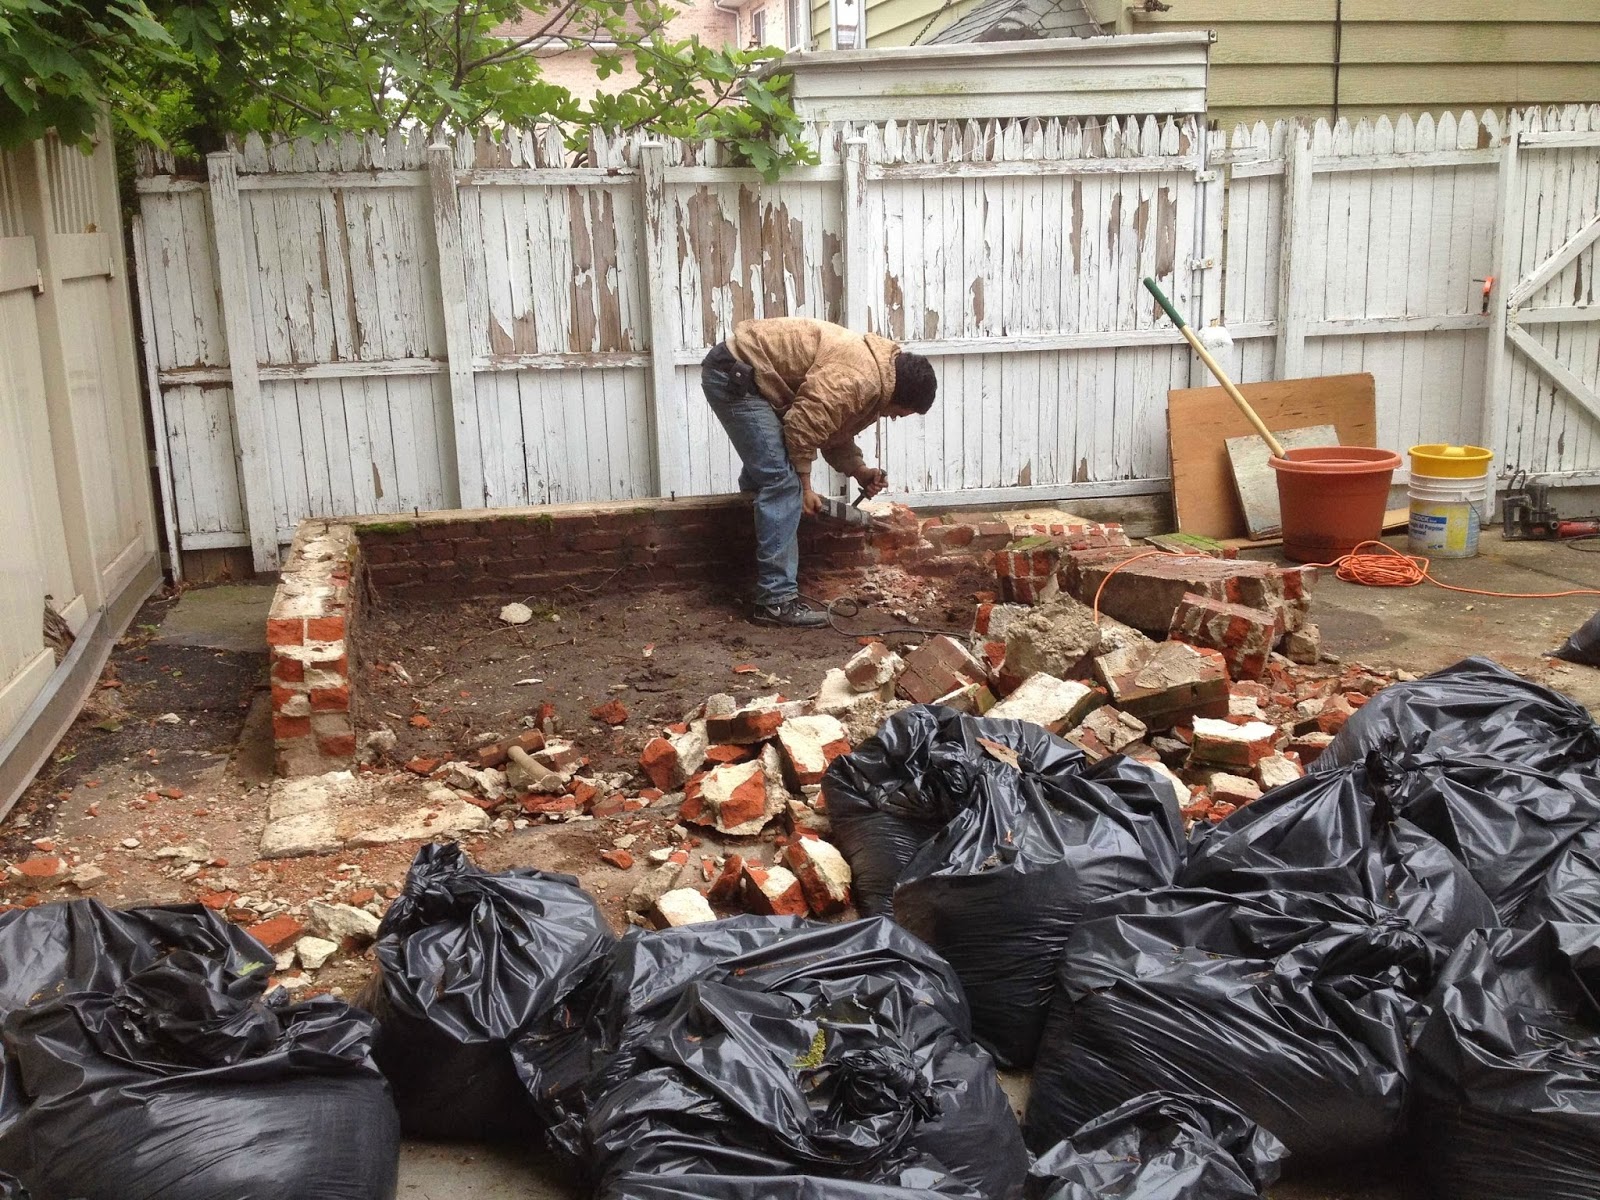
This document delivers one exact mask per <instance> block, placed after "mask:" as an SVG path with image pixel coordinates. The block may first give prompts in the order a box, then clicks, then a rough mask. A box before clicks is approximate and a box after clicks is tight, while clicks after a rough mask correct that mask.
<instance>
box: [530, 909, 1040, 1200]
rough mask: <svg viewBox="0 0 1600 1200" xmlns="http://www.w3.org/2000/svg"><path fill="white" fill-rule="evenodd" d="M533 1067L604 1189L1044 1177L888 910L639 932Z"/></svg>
mask: <svg viewBox="0 0 1600 1200" xmlns="http://www.w3.org/2000/svg"><path fill="white" fill-rule="evenodd" d="M516 1057H517V1062H518V1066H519V1069H520V1070H521V1072H522V1076H523V1079H524V1081H525V1082H526V1084H527V1085H528V1089H529V1091H530V1094H532V1095H533V1097H534V1099H535V1103H536V1105H537V1106H538V1107H539V1108H540V1111H541V1115H542V1116H543V1117H544V1118H545V1120H546V1122H547V1123H548V1125H549V1126H550V1129H551V1140H552V1142H553V1144H554V1145H556V1146H557V1147H558V1148H559V1149H561V1150H563V1151H565V1152H566V1153H567V1154H568V1155H569V1156H571V1157H572V1158H574V1159H575V1160H576V1161H577V1162H578V1164H579V1165H580V1166H581V1167H582V1168H583V1169H584V1170H585V1172H586V1173H587V1174H588V1175H589V1176H591V1177H592V1178H593V1179H594V1181H595V1182H596V1185H597V1187H598V1189H599V1190H600V1192H601V1193H602V1194H607V1195H610V1194H616V1195H623V1194H627V1195H635V1194H640V1193H638V1186H639V1184H638V1182H637V1181H638V1177H640V1176H652V1177H654V1176H662V1177H665V1176H671V1177H673V1178H678V1177H685V1178H687V1177H691V1176H692V1177H695V1178H696V1179H697V1180H698V1181H699V1185H700V1186H704V1187H707V1188H713V1187H715V1188H718V1189H723V1188H725V1189H726V1190H712V1191H707V1192H706V1193H704V1194H706V1195H717V1196H720V1195H728V1196H734V1195H741V1196H742V1195H749V1196H751V1197H755V1196H758V1195H761V1194H762V1193H760V1192H759V1191H758V1190H757V1191H751V1190H748V1189H751V1188H755V1187H757V1181H759V1180H760V1179H763V1178H766V1177H770V1176H775V1175H784V1174H792V1175H795V1176H816V1177H818V1178H819V1179H827V1180H842V1181H845V1182H853V1183H856V1184H862V1185H868V1184H870V1185H873V1186H878V1187H909V1188H912V1189H913V1190H915V1189H919V1188H920V1189H923V1190H932V1191H937V1192H938V1193H939V1194H941V1195H960V1194H963V1190H970V1191H972V1192H976V1193H978V1194H980V1195H983V1196H988V1197H1006V1196H1017V1195H1019V1194H1020V1191H1021V1187H1022V1180H1023V1177H1024V1176H1025V1174H1026V1171H1027V1153H1026V1151H1025V1150H1024V1148H1023V1145H1022V1138H1021V1131H1020V1130H1019V1129H1018V1127H1017V1123H1016V1120H1015V1118H1014V1117H1013V1116H1012V1115H1011V1111H1010V1107H1009V1105H1008V1103H1007V1101H1006V1098H1005V1095H1004V1093H1003V1092H1002V1091H1001V1090H1000V1086H999V1081H998V1079H997V1077H996V1075H995V1072H994V1065H993V1062H992V1060H991V1059H990V1058H989V1056H988V1055H987V1054H986V1053H984V1052H983V1050H981V1049H980V1048H979V1047H978V1046H976V1045H974V1044H973V1043H972V1041H971V1033H970V1016H969V1014H968V1010H967V1007H966V1003H965V1001H964V1000H963V998H962V995H961V987H960V984H959V983H958V982H957V980H956V978H955V975H954V973H953V972H952V971H951V969H950V967H949V966H948V964H946V963H944V962H943V961H942V960H941V959H940V958H939V957H938V956H937V955H935V954H934V953H933V952H932V951H930V950H929V949H928V948H927V947H926V946H924V945H923V944H922V943H920V942H918V941H917V940H916V939H915V938H913V937H911V936H910V935H909V934H907V933H906V932H905V931H903V930H901V929H899V928H897V927H896V926H895V925H894V924H893V923H892V922H890V921H887V920H884V919H869V920H864V921H857V922H853V923H850V924H846V925H819V924H816V923H813V922H808V921H798V920H794V919H789V918H763V917H737V918H733V919H731V920H726V921H717V922H712V923H708V924H703V925H692V926H686V927H684V928H681V929H670V930H663V931H661V932H659V933H642V932H639V931H629V933H628V935H627V936H625V937H624V938H623V939H622V941H621V942H620V943H619V944H618V946H617V948H616V951H615V953H614V954H613V955H612V958H611V964H610V969H609V971H608V972H607V974H606V976H605V977H604V978H603V979H602V980H599V981H598V982H597V983H596V984H595V985H594V986H592V987H591V988H590V989H589V990H588V994H587V1011H586V1012H585V1014H584V1017H583V1020H582V1022H581V1023H580V1024H577V1025H574V1026H573V1027H572V1028H569V1029H566V1030H556V1031H544V1032H541V1033H538V1034H534V1035H531V1036H528V1037H525V1038H523V1039H521V1040H519V1042H518V1044H517V1047H516ZM724 1177H727V1178H732V1179H735V1180H737V1182H733V1183H727V1184H726V1185H724V1184H718V1183H716V1182H715V1181H716V1180H718V1179H723V1178H724ZM627 1180H632V1181H633V1182H629V1183H627V1184H626V1186H624V1181H627ZM908 1180H910V1181H912V1182H907V1181H908ZM941 1181H942V1182H941ZM672 1186H678V1185H676V1184H674V1185H672ZM817 1186H819V1187H820V1186H821V1184H818V1185H817ZM619 1189H621V1190H619ZM818 1194H822V1193H818ZM840 1194H841V1195H851V1194H856V1193H850V1192H841V1193H840ZM863 1194H864V1195H870V1194H872V1193H870V1192H869V1193H863Z"/></svg>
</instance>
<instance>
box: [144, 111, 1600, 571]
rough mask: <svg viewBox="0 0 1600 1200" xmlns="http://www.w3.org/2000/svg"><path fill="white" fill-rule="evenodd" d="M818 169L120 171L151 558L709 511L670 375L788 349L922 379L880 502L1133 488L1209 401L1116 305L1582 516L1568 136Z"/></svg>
mask: <svg viewBox="0 0 1600 1200" xmlns="http://www.w3.org/2000/svg"><path fill="white" fill-rule="evenodd" d="M812 136H813V139H814V142H815V144H816V145H817V147H818V148H819V150H820V152H821V157H822V163H821V165H820V166H816V167H811V168H805V169H801V170H797V171H794V172H792V173H790V174H788V175H786V176H785V177H784V178H783V179H782V180H781V181H780V182H778V183H776V184H767V183H764V182H762V181H761V180H760V178H759V176H757V175H756V174H755V173H754V172H752V171H749V170H745V169H740V168H735V167H728V166H723V165H720V160H719V159H718V157H717V148H716V147H710V146H690V145H683V144H679V143H672V144H667V145H660V144H646V143H636V142H632V141H623V142H616V143H610V142H605V141H603V140H598V141H597V142H596V144H595V145H593V146H592V147H591V148H590V149H589V151H588V152H587V153H586V154H584V155H581V156H574V155H572V154H570V153H568V152H567V151H566V150H565V149H564V148H563V147H562V145H561V143H560V141H559V139H558V138H556V137H555V136H554V135H553V134H552V135H530V134H519V133H512V134H506V135H502V136H500V137H498V138H490V137H489V136H487V135H485V136H484V137H481V138H480V139H478V140H477V141H475V142H474V141H467V140H463V141H461V142H459V143H457V144H454V145H450V146H436V147H431V148H430V147H428V146H426V145H424V144H423V143H422V142H420V141H418V140H416V139H414V138H413V139H407V138H405V137H402V136H400V135H395V136H393V137H391V138H389V139H388V140H377V139H373V140H370V141H365V142H364V141H359V140H357V139H354V138H347V139H344V140H343V141H339V142H331V143H309V142H303V141H302V142H295V143H280V144H277V145H273V146H267V145H264V144H263V143H262V142H261V141H260V140H259V139H251V140H250V141H249V142H247V143H246V144H244V145H243V146H242V147H239V148H238V149H237V151H235V152H231V153H223V154H219V155H213V156H211V158H210V160H209V162H208V171H207V176H208V177H207V178H206V179H205V180H200V179H195V178H186V177H182V176H180V175H178V174H176V173H175V172H174V171H173V169H172V164H171V163H170V162H163V161H160V160H159V159H156V158H153V157H152V158H150V159H148V160H147V161H146V162H145V164H144V165H143V168H142V176H143V177H142V178H141V179H140V181H139V189H140V192H141V212H142V221H141V223H140V227H139V229H138V230H137V231H136V239H135V240H136V243H137V248H138V255H139V260H140V268H141V283H142V287H143V293H144V299H145V303H144V305H143V308H144V311H145V337H146V343H147V345H149V346H150V347H152V349H153V353H152V355H151V359H152V361H153V363H154V364H155V368H156V379H157V384H158V389H159V392H160V409H161V412H162V415H163V419H164V425H165V432H166V437H165V439H164V443H163V448H164V451H165V453H166V454H167V455H168V458H169V461H170V468H171V469H170V486H171V491H172V496H171V498H170V499H171V505H170V507H172V509H173V511H174V512H176V514H177V525H178V528H179V536H180V538H181V541H182V544H183V546H184V547H185V548H204V547H216V546H235V545H246V544H248V545H251V546H252V547H253V550H254V554H255V558H256V561H257V563H258V565H259V566H262V567H270V566H271V565H273V563H274V562H275V560H276V555H277V549H278V546H279V544H280V543H282V542H285V541H287V540H288V538H289V536H290V533H291V531H292V530H293V528H294V526H295V524H296V523H297V522H298V521H299V520H300V519H301V518H302V517H305V516H308V515H336V514H344V513H373V512H405V511H410V510H411V509H413V508H439V507H452V506H462V507H479V506H509V505H525V504H540V503H546V502H554V501H569V500H605V499H625V498H630V497H644V496H657V495H669V494H678V495H684V494H691V493H704V492H712V491H720V490H727V489H730V488H731V487H732V484H733V478H734V469H733V468H734V463H733V458H732V452H731V449H730V448H729V446H728V444H727V442H726V439H725V438H724V437H723V436H722V434H721V431H720V429H718V428H716V426H715V423H714V422H713V421H712V419H711V417H710V414H709V412H708V410H707V408H706V406H705V404H704V403H703V401H702V400H701V399H700V397H699V388H698V371H697V365H698V363H699V360H700V358H701V357H702V356H703V355H704V354H705V352H706V350H707V349H708V348H709V347H710V346H711V345H713V344H714V343H715V342H717V341H719V340H720V339H722V338H723V337H724V336H726V334H727V333H728V331H729V329H730V328H731V326H732V325H733V324H734V323H735V322H737V321H739V320H743V319H745V318H748V317H760V316H776V315H790V314H799V315H811V316H818V317H824V318H827V319H830V320H839V321H843V322H845V323H847V324H849V325H851V326H853V327H857V328H864V329H874V330H877V331H879V332H882V333H885V334H887V335H889V336H891V337H894V338H897V339H900V340H903V341H904V342H906V344H907V345H908V346H909V347H910V348H912V349H916V350H920V351H921V352H923V353H925V354H928V355H930V356H932V357H934V358H935V360H936V362H935V365H936V367H937V369H938V371H939V375H940V383H941V389H940V401H939V403H938V404H937V405H936V406H935V409H934V411H933V413H932V415H931V416H930V417H929V418H928V419H926V420H921V421H919V420H907V421H902V422H898V423H896V424H895V425H893V426H892V427H886V428H883V429H880V430H878V431H877V433H876V435H875V436H872V435H869V436H868V437H867V438H866V443H867V444H866V445H864V449H866V450H867V452H868V455H869V457H874V458H877V459H878V460H879V461H882V462H883V463H884V464H885V465H886V466H887V468H888V470H889V472H890V475H891V477H892V479H893V481H894V485H895V487H896V488H897V489H898V490H899V492H900V493H901V495H903V496H904V497H905V498H907V499H909V500H911V501H912V502H924V503H939V502H945V503H954V504H961V503H967V504H976V503H984V502H990V501H995V500H1015V501H1016V502H1018V503H1025V502H1030V501H1034V500H1038V499H1041V498H1046V497H1049V498H1062V499H1066V500H1069V501H1070V500H1071V499H1072V498H1074V497H1083V496H1101V495H1119V494H1120V495H1128V494H1149V493H1156V492H1160V491H1162V490H1164V489H1165V488H1166V487H1167V486H1168V481H1167V479H1166V474H1167V456H1166V428H1165V410H1166V393H1167V391H1168V389H1169V388H1172V387H1185V386H1193V385H1200V384H1204V383H1207V382H1209V380H1208V379H1207V378H1205V377H1204V376H1203V374H1202V368H1200V367H1199V365H1198V364H1197V363H1195V362H1194V361H1192V358H1191V356H1190V354H1189V353H1188V351H1187V348H1186V347H1184V346H1183V344H1182V343H1181V341H1180V340H1179V337H1178V335H1177V334H1176V332H1175V331H1174V330H1173V329H1172V328H1171V326H1170V325H1169V324H1168V323H1167V322H1166V321H1165V320H1164V319H1163V318H1161V316H1160V314H1159V313H1158V311H1157V310H1156V308H1155V305H1154V304H1153V302H1152V301H1151V299H1150V297H1149V296H1148V295H1147V294H1146V293H1145V292H1144V291H1143V290H1142V289H1141V287H1140V280H1141V278H1142V277H1144V276H1146V275H1154V276H1155V277H1156V278H1158V279H1159V280H1160V281H1161V282H1162V284H1163V286H1164V287H1166V289H1167V290H1168V291H1169V293H1170V294H1171V295H1172V296H1173V298H1174V299H1175V300H1176V301H1177V303H1178V304H1179V306H1180V307H1181V308H1183V309H1184V310H1186V312H1187V313H1188V315H1189V317H1190V319H1191V320H1192V321H1194V322H1195V323H1196V324H1198V325H1202V326H1204V325H1215V324H1225V325H1226V326H1227V328H1228V329H1229V330H1230V332H1231V334H1232V336H1233V338H1234V340H1235V346H1234V349H1233V350H1232V351H1231V352H1230V353H1229V354H1228V355H1226V356H1224V357H1225V359H1226V360H1228V361H1230V362H1231V365H1232V367H1233V368H1234V370H1235V371H1236V372H1237V375H1238V377H1239V378H1241V379H1244V380H1259V379H1267V378H1274V377H1290V376H1294V375H1309V374H1321V373H1332V372H1342V371H1357V370H1366V371H1371V372H1373V374H1374V375H1375V376H1376V377H1377V381H1378V397H1379V408H1380V413H1379V425H1380V436H1381V439H1382V441H1383V442H1384V444H1386V445H1390V446H1397V447H1400V448H1402V449H1403V448H1404V447H1405V446H1407V445H1410V444H1411V443H1413V442H1417V441H1445V440H1462V439H1465V440H1484V439H1487V441H1488V444H1491V445H1492V446H1493V447H1494V448H1495V449H1496V450H1497V452H1498V453H1499V455H1500V458H1499V462H1500V465H1501V466H1502V468H1504V469H1511V468H1521V469H1527V470H1529V471H1532V472H1534V473H1536V474H1539V475H1543V476H1547V477H1549V478H1551V479H1552V480H1553V481H1556V482H1563V481H1565V482H1595V481H1600V450H1597V448H1596V446H1595V438H1594V422H1595V421H1596V419H1597V418H1600V399H1597V397H1596V389H1597V386H1600V336H1597V332H1600V331H1597V330H1596V327H1595V324H1594V321H1593V317H1594V315H1595V314H1596V313H1597V312H1600V310H1597V309H1595V308H1594V307H1593V303H1594V286H1593V268H1594V265H1595V263H1594V259H1595V249H1594V240H1595V235H1596V232H1597V230H1600V224H1597V221H1600V212H1597V206H1600V106H1596V107H1593V108H1578V107H1574V108H1568V109H1564V110H1559V111H1556V110H1552V111H1549V112H1538V111H1530V112H1526V113H1519V114H1514V115H1512V116H1511V117H1509V118H1502V117H1497V116H1496V115H1495V114H1483V115H1482V116H1475V115H1472V114H1465V115H1462V116H1460V117H1456V116H1454V115H1445V116H1443V117H1441V118H1439V119H1438V120H1434V119H1433V118H1431V117H1426V116H1425V117H1422V118H1420V119H1419V120H1416V121H1413V120H1412V119H1411V118H1409V117H1402V118H1400V119H1399V120H1398V121H1395V122H1392V123H1391V122H1389V121H1387V120H1382V119H1380V120H1378V121H1376V122H1372V123H1368V122H1366V121H1363V122H1361V123H1360V124H1358V125H1356V126H1354V127H1351V126H1348V125H1346V124H1345V123H1343V122H1340V123H1339V124H1338V125H1336V126H1333V127H1332V128H1330V127H1328V126H1327V125H1326V124H1324V123H1320V122H1319V123H1318V124H1317V125H1316V126H1315V127H1297V126H1294V125H1290V124H1279V125H1277V126H1275V127H1273V128H1271V129H1268V128H1266V127H1265V126H1257V127H1255V128H1254V129H1241V130H1238V131H1236V132H1235V133H1234V134H1232V135H1231V136H1226V135H1223V134H1219V133H1215V132H1206V131H1204V130H1203V129H1201V128H1200V127H1199V126H1198V125H1197V124H1196V123H1195V122H1193V121H1192V120H1184V121H1166V122H1158V121H1156V120H1154V119H1145V120H1143V121H1132V120H1130V121H1116V120H1107V121H1104V122H1084V123H1078V122H1049V123H1041V122H1038V121H1017V122H990V123H987V124H981V125H980V124H978V123H975V122H967V123H929V124H921V125H916V124H913V125H909V126H895V125H893V124H889V125H884V126H869V127H864V128H860V129H852V128H848V127H846V128H840V127H824V128H820V129H816V130H813V131H812ZM1502 235H1503V236H1502ZM1490 277H1493V279H1494V280H1495V281H1496V283H1495V285H1494V286H1493V287H1492V288H1491V290H1490V291H1489V292H1488V293H1487V294H1486V293H1485V291H1484V283H1483V281H1484V280H1485V279H1488V278H1490Z"/></svg>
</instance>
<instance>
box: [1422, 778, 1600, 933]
mask: <svg viewBox="0 0 1600 1200" xmlns="http://www.w3.org/2000/svg"><path fill="white" fill-rule="evenodd" d="M1396 766H1397V768H1398V773H1397V774H1396V775H1395V776H1394V778H1393V782H1392V795H1393V797H1394V802H1395V807H1396V808H1397V809H1398V811H1399V812H1400V813H1401V815H1402V816H1404V817H1405V818H1406V819H1407V820H1409V821H1411V822H1412V823H1414V824H1415V825H1416V826H1417V827H1418V828H1419V829H1421V830H1422V831H1423V832H1425V833H1427V834H1429V835H1430V836H1432V837H1434V838H1437V839H1438V840H1439V841H1440V842H1441V843H1442V844H1443V845H1444V846H1445V847H1446V849H1448V850H1449V851H1450V852H1451V853H1452V854H1454V855H1455V856H1456V857H1457V858H1458V859H1460V860H1461V862H1462V864H1463V865H1464V866H1465V867H1466V868H1467V870H1468V871H1470V872H1471V873H1472V877H1473V878H1474V879H1475V880H1477V882H1478V886H1479V887H1481V888H1482V889H1483V891H1484V894H1485V895H1487V896H1488V897H1489V900H1490V902H1491V903H1492V904H1493V905H1494V906H1495V910H1496V911H1497V912H1498V913H1499V914H1500V920H1499V922H1498V923H1499V924H1501V925H1514V924H1518V923H1519V922H1520V919H1521V918H1520V914H1521V911H1522V908H1523V906H1524V905H1525V904H1526V903H1527V902H1528V900H1529V899H1530V898H1531V897H1533V896H1534V895H1535V894H1536V893H1539V892H1541V891H1544V890H1545V889H1547V887H1548V886H1549V881H1550V879H1551V873H1552V871H1554V870H1556V869H1557V867H1558V865H1559V864H1561V863H1563V862H1564V861H1565V863H1566V867H1567V873H1566V875H1565V877H1564V878H1563V879H1562V880H1561V881H1560V882H1559V883H1558V886H1561V885H1563V884H1564V885H1570V884H1572V883H1573V882H1575V879H1576V876H1577V875H1578V874H1581V873H1582V872H1583V871H1584V869H1585V867H1586V863H1585V861H1584V860H1583V858H1582V856H1581V854H1580V855H1578V856H1576V857H1573V856H1569V854H1568V851H1569V849H1573V848H1574V847H1575V843H1577V842H1578V841H1579V839H1580V838H1583V837H1585V835H1586V834H1587V833H1588V831H1590V830H1592V829H1593V828H1594V827H1595V826H1596V825H1600V774H1594V773H1591V772H1589V771H1587V770H1580V769H1578V768H1576V767H1573V768H1567V769H1564V770H1561V771H1559V772H1550V771H1546V770H1544V769H1542V768H1539V767H1533V766H1527V765H1524V764H1521V763H1515V762H1506V761H1503V760H1500V759H1493V758H1483V757H1476V756H1471V755H1460V756H1454V757H1449V758H1440V757H1438V756H1436V755H1433V754H1431V753H1429V754H1423V755H1413V756H1404V757H1402V758H1401V759H1400V760H1399V761H1398V763H1397V764H1396Z"/></svg>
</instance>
